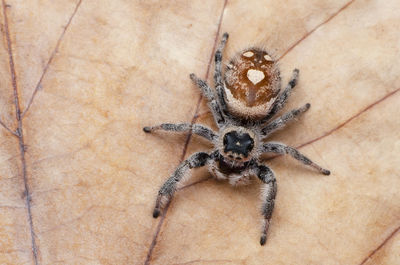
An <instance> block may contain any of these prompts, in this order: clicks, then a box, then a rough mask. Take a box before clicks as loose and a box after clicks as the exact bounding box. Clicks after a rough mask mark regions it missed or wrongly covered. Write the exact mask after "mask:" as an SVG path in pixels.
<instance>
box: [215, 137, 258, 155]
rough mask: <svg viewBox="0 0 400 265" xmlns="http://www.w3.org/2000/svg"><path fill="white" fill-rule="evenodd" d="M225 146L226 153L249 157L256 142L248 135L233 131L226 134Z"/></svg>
mask: <svg viewBox="0 0 400 265" xmlns="http://www.w3.org/2000/svg"><path fill="white" fill-rule="evenodd" d="M223 144H224V152H225V153H227V152H232V153H236V154H241V155H243V156H244V157H247V156H248V155H249V152H251V150H253V147H254V140H253V138H251V136H250V135H249V134H248V133H238V132H236V131H231V132H229V133H227V134H225V136H224V140H223Z"/></svg>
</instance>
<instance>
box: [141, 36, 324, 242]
mask: <svg viewBox="0 0 400 265" xmlns="http://www.w3.org/2000/svg"><path fill="white" fill-rule="evenodd" d="M227 39H228V34H227V33H224V34H223V36H222V40H221V43H220V45H219V47H218V48H217V50H216V52H215V72H214V81H215V90H213V89H211V88H210V87H209V86H208V85H207V83H206V82H205V81H204V80H201V79H199V78H197V77H196V75H195V74H191V75H190V78H191V79H192V80H193V82H194V83H195V84H196V85H197V86H198V87H199V88H200V90H201V92H202V93H203V95H204V97H205V98H206V99H207V100H208V105H209V108H210V109H211V112H212V115H213V117H214V120H215V122H216V124H217V126H218V128H219V131H218V132H214V131H213V130H211V129H210V128H207V127H205V126H203V125H200V124H189V123H181V124H169V123H163V124H160V125H157V126H151V127H144V128H143V130H144V131H145V132H147V133H150V132H153V131H156V130H164V131H172V132H189V131H191V132H192V133H194V134H197V135H199V136H201V137H204V138H205V139H207V140H209V141H211V142H212V143H213V145H214V149H213V151H212V152H198V153H194V154H193V155H191V156H190V157H189V158H188V159H186V160H185V161H183V162H182V163H181V164H180V165H179V166H178V168H177V169H176V170H175V172H174V173H173V174H172V176H171V177H170V178H169V179H168V180H167V181H166V182H165V183H164V185H162V187H161V188H160V191H159V192H158V196H157V200H156V204H155V208H154V212H153V217H154V218H157V217H158V216H159V215H160V211H161V210H162V209H163V208H164V207H165V206H166V205H167V204H168V203H169V201H170V200H171V198H172V196H173V194H174V193H175V191H176V189H177V186H178V185H179V184H181V182H182V181H183V180H186V179H187V177H188V173H189V170H190V169H192V168H199V167H202V166H206V165H207V166H208V168H209V171H210V173H211V174H212V175H213V176H214V177H215V178H217V179H220V180H228V181H229V183H230V184H232V185H234V186H236V185H245V184H248V183H249V180H250V179H251V177H253V176H257V177H258V178H259V179H260V180H261V181H262V182H263V188H262V200H263V203H262V211H261V212H262V215H263V226H262V232H261V238H260V244H261V245H264V244H265V242H266V239H267V232H268V227H269V224H270V219H271V215H272V211H273V208H274V201H275V196H276V192H277V186H276V180H275V176H274V173H273V171H272V170H271V169H270V168H269V167H268V166H266V165H265V164H263V163H261V158H260V156H261V155H262V154H264V153H276V154H288V155H290V156H292V157H293V158H295V159H297V160H299V161H300V162H302V163H303V164H305V165H309V166H311V167H313V168H315V169H316V170H318V171H319V172H320V173H322V174H324V175H329V174H330V171H329V170H326V169H323V168H322V167H320V166H319V165H317V164H316V163H314V162H312V161H311V160H310V159H309V158H307V157H306V156H304V155H303V154H301V153H300V152H299V151H298V150H296V149H295V148H293V147H290V146H287V145H285V144H282V143H278V142H265V141H264V140H265V139H266V138H268V136H270V134H271V133H273V132H275V131H276V130H279V129H281V128H282V127H284V126H285V124H286V123H288V122H289V121H291V120H293V119H295V118H296V117H298V116H299V115H300V114H302V113H304V112H306V111H307V110H308V109H309V108H310V104H309V103H307V104H305V105H304V106H302V107H300V108H298V109H294V110H291V111H289V112H287V113H285V114H283V115H282V116H280V117H277V118H275V119H272V118H273V117H274V115H275V114H276V113H277V112H278V111H279V110H280V109H281V108H282V107H283V106H284V105H285V102H286V100H287V99H288V97H289V95H290V93H291V91H292V89H293V87H294V86H295V85H296V83H297V79H298V75H299V70H297V69H295V70H293V75H292V77H291V79H290V81H289V83H288V85H287V86H286V87H285V89H284V90H283V91H282V92H281V93H280V90H281V88H280V87H281V79H280V72H279V69H278V67H277V63H276V61H275V60H274V59H272V57H271V56H270V55H269V54H268V53H267V52H266V51H265V50H263V49H260V48H249V49H246V50H244V51H242V52H240V53H238V54H237V55H236V56H235V57H234V58H233V59H232V60H231V61H230V63H228V64H227V67H226V70H225V75H224V79H225V80H223V75H222V53H223V50H224V47H225V44H226V41H227Z"/></svg>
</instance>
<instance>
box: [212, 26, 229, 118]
mask: <svg viewBox="0 0 400 265" xmlns="http://www.w3.org/2000/svg"><path fill="white" fill-rule="evenodd" d="M228 38H229V34H228V33H226V32H225V33H224V34H223V35H222V39H221V43H220V44H219V46H218V48H217V50H216V51H215V70H214V82H215V90H216V91H217V96H218V102H219V104H220V106H221V109H222V111H223V112H224V113H226V112H227V109H228V107H227V105H226V101H225V94H224V83H223V78H222V54H223V52H224V48H225V44H226V42H227V40H228Z"/></svg>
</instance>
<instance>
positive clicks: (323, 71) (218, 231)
mask: <svg viewBox="0 0 400 265" xmlns="http://www.w3.org/2000/svg"><path fill="white" fill-rule="evenodd" d="M1 8H2V12H1V15H0V16H1V29H2V31H1V32H2V36H3V42H2V47H0V58H1V61H0V75H1V80H2V81H1V84H0V92H1V95H0V120H1V127H0V134H1V139H2V140H1V145H0V210H1V214H0V264H35V265H36V264H400V256H399V255H400V254H399V253H400V232H399V231H400V192H399V190H400V174H399V169H398V166H399V165H400V156H399V153H400V140H399V130H400V119H399V118H398V117H399V113H400V104H399V103H400V92H399V90H400V74H399V72H400V63H399V58H400V46H399V45H400V35H399V31H398V29H399V28H400V2H399V1H398V0H388V1H378V0H351V1H345V0H339V1H328V0H323V1H320V0H312V1H294V0H285V1H271V0H249V1H239V0H224V1H197V0H196V1H174V2H169V1H139V0H137V1H121V0H115V1H107V2H106V1H103V2H100V3H99V2H98V1H93V0H68V1H36V0H34V1H14V0H2V4H1ZM223 32H229V33H230V39H229V41H228V44H227V49H226V51H225V53H224V58H225V61H226V60H228V59H229V57H230V56H232V55H233V54H234V53H235V52H237V51H238V50H240V49H243V48H246V47H248V46H252V45H260V46H263V47H266V48H267V49H268V50H269V51H270V52H272V53H273V54H274V55H275V56H276V57H277V58H279V64H280V69H281V72H282V76H283V83H285V82H287V80H288V78H289V76H290V74H291V71H292V69H293V68H299V69H300V80H299V83H298V85H297V86H296V88H295V90H294V93H293V94H292V95H291V97H290V99H289V101H288V104H287V106H285V109H284V110H283V111H287V110H290V109H292V108H295V107H298V106H301V105H302V104H304V103H307V102H309V103H311V109H310V110H309V111H308V112H307V113H306V114H305V115H304V116H302V117H301V118H300V119H299V120H298V121H296V122H293V123H292V124H290V125H289V126H287V127H286V128H285V129H284V130H282V131H280V132H278V133H276V134H274V135H273V136H272V137H271V139H272V140H276V141H281V142H284V143H286V144H288V145H291V146H295V147H299V148H300V150H301V151H302V152H303V153H304V154H306V155H307V156H309V157H310V158H312V159H313V160H314V161H315V162H317V163H319V164H321V165H322V166H324V167H326V168H328V169H330V170H331V172H332V174H331V175H330V176H323V175H319V174H318V173H316V172H315V171H313V170H311V169H309V168H307V167H305V166H303V165H301V164H299V163H298V162H297V161H294V160H293V159H291V158H288V157H275V158H272V159H269V160H267V161H266V162H265V163H266V164H267V165H269V166H270V167H271V168H272V169H273V170H274V172H275V174H276V177H277V182H278V195H277V199H276V203H275V210H274V213H273V217H272V223H271V227H270V231H269V237H268V241H267V244H266V245H265V246H263V247H261V246H260V245H259V233H260V221H261V215H260V209H259V208H260V205H261V202H260V199H259V194H260V187H261V185H260V184H259V183H258V182H257V181H254V182H253V183H252V184H251V185H249V186H246V187H242V188H233V187H231V186H230V185H229V184H227V183H224V182H218V181H215V180H213V179H211V178H209V174H208V172H207V171H206V170H205V169H197V170H193V174H192V178H191V179H190V180H188V182H187V183H186V184H185V185H186V186H184V188H182V189H181V190H179V192H177V193H176V195H175V197H174V199H173V200H172V203H171V204H170V206H169V207H168V208H167V209H166V211H165V215H163V216H161V217H160V218H158V219H153V217H152V210H153V207H154V202H155V198H156V195H157V192H158V189H159V187H160V186H161V185H162V183H163V182H164V181H165V180H166V179H167V178H168V176H169V175H170V174H171V173H172V172H173V170H174V169H175V167H176V166H177V165H178V164H179V163H180V161H181V160H182V159H183V158H185V157H188V156H189V155H190V154H191V153H193V152H195V151H200V150H211V145H210V144H208V143H206V142H205V141H204V140H202V139H200V138H199V137H197V136H192V135H190V134H189V135H188V134H167V133H156V134H150V135H148V134H145V133H143V131H142V127H143V126H146V125H155V124H159V123H161V122H177V123H178V122H196V123H202V124H206V125H208V126H210V127H212V128H214V129H216V127H215V125H214V124H213V121H212V117H211V115H210V114H209V113H208V109H207V106H206V102H205V100H204V99H202V97H201V95H200V93H199V91H198V89H197V88H196V87H195V86H194V85H193V84H192V83H191V81H190V79H189V74H190V73H191V72H194V73H196V74H197V75H198V76H200V77H201V78H206V79H207V80H208V82H209V83H210V84H212V83H213V82H212V75H213V64H212V54H213V51H214V49H215V46H216V43H218V41H219V38H220V36H221V35H222V33H223Z"/></svg>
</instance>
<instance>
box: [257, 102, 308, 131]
mask: <svg viewBox="0 0 400 265" xmlns="http://www.w3.org/2000/svg"><path fill="white" fill-rule="evenodd" d="M310 106H311V105H310V103H307V104H305V105H304V106H303V107H301V108H299V109H294V110H291V111H289V112H287V113H285V114H283V115H282V116H280V117H279V118H276V119H275V120H273V121H272V122H271V123H269V124H268V125H267V126H265V127H264V128H263V129H262V130H261V133H262V139H265V138H266V137H267V136H269V135H270V134H271V133H273V132H275V131H277V130H279V129H281V128H282V127H284V126H285V125H286V123H288V122H289V121H291V120H293V119H295V118H296V117H298V116H299V115H300V114H302V113H304V112H306V111H307V110H308V109H309V108H310Z"/></svg>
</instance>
